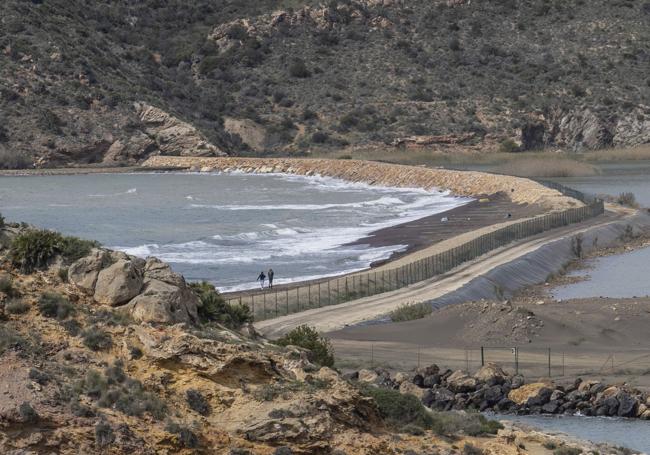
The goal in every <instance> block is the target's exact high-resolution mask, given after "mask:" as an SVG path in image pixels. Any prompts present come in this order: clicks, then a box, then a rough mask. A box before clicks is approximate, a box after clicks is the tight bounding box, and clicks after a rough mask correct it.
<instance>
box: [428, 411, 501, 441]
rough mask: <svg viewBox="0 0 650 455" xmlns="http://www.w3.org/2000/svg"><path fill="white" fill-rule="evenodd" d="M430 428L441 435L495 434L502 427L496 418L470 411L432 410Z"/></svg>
mask: <svg viewBox="0 0 650 455" xmlns="http://www.w3.org/2000/svg"><path fill="white" fill-rule="evenodd" d="M432 416H433V425H432V429H433V431H435V432H436V433H438V434H441V435H454V434H458V433H464V434H466V435H468V436H481V435H486V434H496V433H497V432H498V431H499V430H500V429H502V428H503V425H501V424H500V423H499V422H497V421H496V420H489V419H487V418H485V417H484V416H483V415H481V414H478V413H472V412H468V413H466V412H453V411H452V412H434V413H432Z"/></svg>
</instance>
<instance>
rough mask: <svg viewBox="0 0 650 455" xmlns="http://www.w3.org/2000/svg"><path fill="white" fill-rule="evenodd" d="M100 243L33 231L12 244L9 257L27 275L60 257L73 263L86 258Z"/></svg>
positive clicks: (17, 238)
mask: <svg viewBox="0 0 650 455" xmlns="http://www.w3.org/2000/svg"><path fill="white" fill-rule="evenodd" d="M97 246H99V243H97V242H94V241H90V240H83V239H79V238H77V237H64V236H63V235H61V234H59V233H58V232H53V231H47V230H41V229H31V230H28V231H26V232H23V233H22V234H20V235H18V236H17V237H16V238H15V239H14V240H13V241H12V242H11V247H10V251H9V257H10V259H11V262H12V263H13V265H14V267H18V268H20V270H21V271H23V272H25V273H31V272H33V271H34V270H37V269H41V268H44V267H47V266H48V265H49V264H50V262H51V261H52V260H53V259H54V258H55V257H56V256H58V255H61V256H62V257H63V258H64V259H65V260H66V261H69V262H73V261H76V260H77V259H79V258H81V257H83V256H86V255H87V254H88V253H90V250H91V249H92V248H94V247H97Z"/></svg>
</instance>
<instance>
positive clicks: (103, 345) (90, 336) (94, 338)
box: [81, 327, 113, 351]
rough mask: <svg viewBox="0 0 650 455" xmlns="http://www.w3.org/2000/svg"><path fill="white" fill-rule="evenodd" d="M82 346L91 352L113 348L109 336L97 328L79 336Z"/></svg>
mask: <svg viewBox="0 0 650 455" xmlns="http://www.w3.org/2000/svg"><path fill="white" fill-rule="evenodd" d="M81 338H82V340H83V344H84V345H85V346H86V347H87V348H88V349H90V350H92V351H104V350H106V349H110V347H111V346H113V340H112V339H111V335H110V334H109V333H107V332H104V331H103V330H100V329H99V328H98V327H91V328H89V329H87V330H84V331H83V332H82V334H81Z"/></svg>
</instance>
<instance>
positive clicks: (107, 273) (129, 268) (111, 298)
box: [94, 260, 144, 306]
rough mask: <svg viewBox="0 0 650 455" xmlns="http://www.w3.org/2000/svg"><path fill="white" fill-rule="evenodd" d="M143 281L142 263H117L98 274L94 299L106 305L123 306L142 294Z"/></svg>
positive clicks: (122, 261)
mask: <svg viewBox="0 0 650 455" xmlns="http://www.w3.org/2000/svg"><path fill="white" fill-rule="evenodd" d="M143 280H144V277H143V270H142V263H141V261H138V260H133V261H129V260H120V261H117V262H116V263H115V264H112V265H111V266H109V267H106V268H105V269H103V270H102V271H101V272H99V273H98V275H97V281H96V283H95V293H94V299H95V301H96V302H98V303H101V304H104V305H111V306H118V305H122V304H124V303H126V302H128V301H129V300H131V299H132V298H133V297H135V296H136V295H138V294H139V293H140V290H141V289H142V284H143Z"/></svg>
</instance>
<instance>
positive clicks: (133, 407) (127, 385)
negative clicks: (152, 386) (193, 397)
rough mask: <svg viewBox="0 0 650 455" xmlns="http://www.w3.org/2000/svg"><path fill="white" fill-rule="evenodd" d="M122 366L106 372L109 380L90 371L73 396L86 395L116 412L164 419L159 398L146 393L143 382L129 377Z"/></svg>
mask: <svg viewBox="0 0 650 455" xmlns="http://www.w3.org/2000/svg"><path fill="white" fill-rule="evenodd" d="M121 369H122V367H121V364H119V363H115V364H114V365H113V367H111V368H110V371H109V369H107V371H108V372H109V374H110V377H107V376H106V375H105V374H102V373H101V372H99V371H97V370H90V371H88V373H87V374H86V376H85V377H84V379H82V380H81V381H79V382H78V383H76V384H75V385H74V387H73V390H72V394H73V395H77V396H78V394H85V395H87V396H88V397H89V398H91V399H92V400H93V401H95V402H96V403H97V406H99V407H100V408H110V409H116V410H118V411H120V412H122V413H124V414H126V415H129V416H135V417H141V416H143V415H144V414H150V415H151V416H152V417H153V418H155V419H157V420H162V419H163V418H164V417H165V414H166V412H167V407H166V405H165V403H163V402H162V401H161V400H160V399H159V398H158V397H157V396H156V395H154V394H152V393H150V392H147V391H146V390H145V389H144V386H143V385H142V383H141V382H140V381H137V380H135V379H131V378H129V377H128V376H127V375H126V374H124V373H123V372H121V373H118V371H121Z"/></svg>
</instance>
